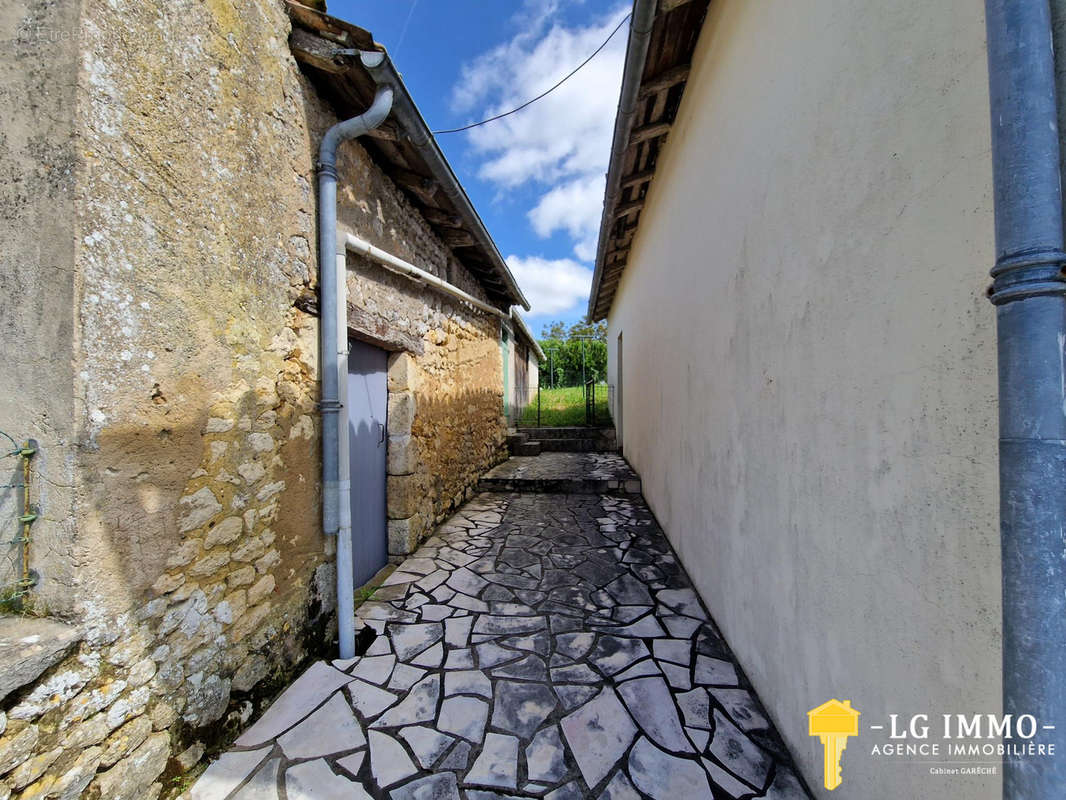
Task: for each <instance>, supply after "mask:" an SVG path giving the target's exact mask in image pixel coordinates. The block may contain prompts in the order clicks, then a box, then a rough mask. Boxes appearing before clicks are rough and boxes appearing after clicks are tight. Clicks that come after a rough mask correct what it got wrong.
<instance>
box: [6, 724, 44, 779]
mask: <svg viewBox="0 0 1066 800" xmlns="http://www.w3.org/2000/svg"><path fill="white" fill-rule="evenodd" d="M39 735H40V734H39V732H38V730H37V726H36V725H28V726H27V727H25V728H23V729H22V730H21V731H19V732H18V733H16V734H14V735H12V736H8V737H6V738H4V739H0V775H3V774H4V773H5V772H10V771H11V770H13V769H14V768H15V767H17V766H18V765H19V764H21V763H22V762H23V761H25V760H26V759H27V758H29V756H30V753H32V752H33V748H34V747H36V746H37V739H38V737H39Z"/></svg>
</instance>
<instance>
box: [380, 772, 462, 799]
mask: <svg viewBox="0 0 1066 800" xmlns="http://www.w3.org/2000/svg"><path fill="white" fill-rule="evenodd" d="M389 798H390V800H459V786H458V784H457V783H456V780H455V773H452V772H444V773H441V774H440V775H427V776H426V777H424V778H419V779H418V780H414V781H411V782H410V783H405V784H404V785H403V786H399V787H397V788H395V789H393V790H392V791H391V792H390V793H389Z"/></svg>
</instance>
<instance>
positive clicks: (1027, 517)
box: [985, 0, 1066, 800]
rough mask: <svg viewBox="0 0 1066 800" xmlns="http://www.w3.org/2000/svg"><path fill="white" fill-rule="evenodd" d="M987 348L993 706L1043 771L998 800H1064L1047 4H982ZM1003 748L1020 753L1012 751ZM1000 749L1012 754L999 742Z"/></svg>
mask: <svg viewBox="0 0 1066 800" xmlns="http://www.w3.org/2000/svg"><path fill="white" fill-rule="evenodd" d="M985 6H986V9H985V10H986V24H987V27H988V71H989V93H990V99H991V110H992V163H993V177H994V189H995V217H996V265H995V267H994V268H993V269H992V277H993V279H994V280H993V284H992V288H991V290H990V292H989V295H990V298H991V300H992V302H993V303H994V304H995V305H996V320H997V331H998V341H999V437H1000V438H999V480H1000V530H1001V540H1002V555H1003V705H1004V713H1005V714H1012V715H1014V718H1015V719H1017V717H1018V715H1020V714H1033V715H1035V716H1036V717H1037V720H1038V722H1039V723H1040V725H1041V726H1043V725H1053V726H1055V727H1054V729H1050V730H1044V729H1042V728H1041V729H1039V730H1038V733H1039V738H1038V739H1036V740H1034V741H1039V742H1047V743H1054V744H1055V749H1056V753H1055V756H1054V757H1052V758H1028V759H1025V758H1012V757H1009V756H1008V757H1007V758H1006V759H1005V761H1004V768H1003V797H1004V798H1007V800H1061V798H1062V797H1063V796H1064V793H1066V541H1064V539H1066V297H1064V294H1066V282H1064V278H1063V274H1062V266H1063V264H1066V253H1064V252H1063V221H1062V211H1063V209H1062V196H1061V185H1060V173H1059V132H1058V127H1057V124H1056V103H1055V66H1054V54H1053V51H1052V39H1051V19H1050V10H1049V7H1048V0H986V3H985ZM1013 741H1014V742H1015V743H1016V742H1018V741H1019V740H1017V739H1015V740H1013ZM1008 743H1010V740H1008Z"/></svg>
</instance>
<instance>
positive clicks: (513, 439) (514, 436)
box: [507, 432, 540, 456]
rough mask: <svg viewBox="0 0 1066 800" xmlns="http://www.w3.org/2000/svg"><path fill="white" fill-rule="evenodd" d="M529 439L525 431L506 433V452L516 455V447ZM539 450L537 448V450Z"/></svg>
mask: <svg viewBox="0 0 1066 800" xmlns="http://www.w3.org/2000/svg"><path fill="white" fill-rule="evenodd" d="M527 441H529V434H527V433H521V432H519V433H509V434H507V452H508V453H510V454H511V455H512V456H513V455H518V454H519V453H518V448H520V447H521V446H522V445H524V444H525V443H526V442H527ZM537 452H538V453H539V452H540V451H539V450H538V451H537Z"/></svg>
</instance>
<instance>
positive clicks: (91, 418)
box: [0, 0, 503, 800]
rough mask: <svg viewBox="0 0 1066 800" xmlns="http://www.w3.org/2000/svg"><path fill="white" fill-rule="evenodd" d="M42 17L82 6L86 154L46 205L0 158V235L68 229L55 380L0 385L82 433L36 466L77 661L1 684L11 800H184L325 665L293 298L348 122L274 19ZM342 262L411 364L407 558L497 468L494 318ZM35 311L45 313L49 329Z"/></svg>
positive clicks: (393, 226)
mask: <svg viewBox="0 0 1066 800" xmlns="http://www.w3.org/2000/svg"><path fill="white" fill-rule="evenodd" d="M42 7H43V4H42ZM47 8H48V9H50V11H49V13H58V10H63V9H66V11H67V12H68V16H67V18H66V19H65V21H64V24H66V25H67V26H68V27H69V28H70V29H71V30H72V31H74V34H75V35H74V36H73V37H71V38H70V39H69V41H71V42H74V43H75V44H73V45H72V47H75V48H76V49H74V50H71V51H70V53H69V54H68V55H70V56H71V62H70V67H71V69H70V71H71V75H72V76H73V75H74V74H76V75H77V82H76V92H75V91H74V89H73V88H72V89H71V93H72V94H73V95H75V96H74V98H73V99H74V100H75V101H76V102H72V103H69V104H67V105H65V106H63V107H64V108H67V109H69V110H71V112H70V113H72V114H75V118H74V122H73V124H74V130H75V132H76V136H75V137H74V139H73V142H74V143H75V149H74V151H73V152H72V154H71V162H70V166H69V170H68V172H69V176H67V173H66V172H64V173H63V175H64V178H63V180H64V181H66V183H65V184H64V183H63V182H62V181H60V182H59V183H58V184H56V185H57V186H58V189H57V188H56V187H55V186H54V185H53V184H54V183H55V180H58V178H56V179H55V180H53V183H48V182H47V181H44V182H43V183H42V181H43V179H42V178H41V170H43V169H44V167H42V166H41V164H43V163H45V161H47V162H48V163H49V164H53V165H56V168H59V167H60V166H62V164H61V163H59V162H57V161H56V160H55V159H54V158H51V157H49V158H48V159H45V158H44V156H43V155H42V156H41V158H40V159H39V161H38V162H31V161H27V159H26V153H27V152H29V150H28V149H27V148H29V145H25V146H24V147H23V151H20V152H19V153H16V154H15V155H14V156H9V155H6V154H5V153H0V158H6V159H7V160H6V161H3V162H2V163H3V164H4V165H5V166H10V165H15V166H18V168H19V169H22V170H23V172H22V173H20V174H23V175H27V176H30V177H32V178H33V179H34V180H35V181H37V183H35V184H31V185H28V186H27V189H32V190H33V192H36V194H35V195H34V196H35V197H40V196H42V194H41V193H42V192H43V193H44V195H43V197H44V200H43V201H38V206H32V204H31V205H30V206H26V208H28V209H29V210H28V211H24V212H19V213H20V214H21V216H19V215H13V216H8V217H5V218H4V235H5V236H6V237H8V238H6V239H5V240H4V241H5V244H7V242H9V241H10V242H11V243H12V244H11V246H12V247H14V248H16V249H18V251H19V252H27V253H38V254H39V253H41V252H44V249H43V247H41V248H38V249H37V250H36V251H35V250H34V246H33V242H32V241H30V240H29V239H28V238H27V237H26V236H25V235H24V234H19V233H18V231H16V230H15V228H16V227H17V226H18V225H22V226H27V225H30V224H34V223H35V221H40V222H41V226H42V229H43V230H46V231H50V230H51V229H50V228H48V224H55V227H56V231H55V241H56V242H60V243H61V244H57V245H55V247H56V248H59V250H60V251H61V250H62V247H63V246H65V247H66V251H65V252H66V255H65V256H63V253H62V252H59V253H58V254H57V255H56V256H55V258H54V259H52V261H54V262H55V263H56V264H57V266H56V268H55V269H54V270H52V271H47V270H44V269H43V268H41V267H40V266H39V265H40V264H44V263H45V261H44V260H43V257H41V258H39V259H38V261H36V262H34V264H36V265H38V266H35V267H34V269H36V270H37V272H36V273H33V274H32V275H30V276H28V277H33V278H34V279H35V280H39V281H40V286H41V288H40V289H37V290H35V291H36V292H37V294H36V295H35V296H34V298H35V299H34V298H31V299H33V301H34V302H36V303H37V309H38V316H26V315H24V316H22V317H19V318H18V319H19V320H22V321H26V320H29V322H27V323H26V324H24V325H22V327H17V328H11V329H9V331H8V332H9V335H12V336H14V337H19V338H21V339H25V340H26V341H27V342H28V343H29V344H28V346H26V345H23V344H22V343H21V342H20V344H19V346H20V347H21V348H22V350H23V352H24V353H25V354H26V356H25V359H26V360H27V361H28V362H29V363H28V364H27V366H33V367H34V368H35V369H36V370H37V371H38V372H42V371H43V372H45V373H47V374H46V377H45V378H42V379H41V380H42V383H41V384H40V385H39V386H34V385H33V384H32V381H28V382H27V387H28V388H27V390H26V393H25V395H24V396H23V397H21V398H20V397H19V396H18V395H16V394H11V393H7V392H4V393H0V394H2V395H3V403H4V405H3V406H2V408H3V409H4V410H5V411H4V413H8V411H10V417H11V418H13V419H26V418H27V416H26V415H27V408H28V407H29V401H30V400H33V399H34V398H36V397H38V396H40V397H41V398H43V402H42V404H41V405H40V406H39V408H40V409H41V411H40V412H39V416H40V417H42V418H43V419H46V421H47V423H48V424H52V425H53V427H54V429H55V430H56V431H61V430H62V428H61V426H60V424H59V422H58V421H56V422H52V421H51V420H50V419H48V417H49V416H54V417H58V418H59V420H70V423H69V424H70V439H64V438H63V436H62V435H59V434H58V433H56V434H55V435H53V436H52V437H51V438H49V439H47V440H46V441H42V456H41V458H42V462H41V463H42V464H57V465H62V466H63V468H64V469H66V470H67V473H66V474H65V475H64V474H62V473H61V472H60V473H49V474H50V475H58V476H59V477H56V478H54V479H53V478H51V477H50V480H54V482H55V486H54V487H52V488H51V490H50V491H52V492H53V494H51V495H48V494H45V495H43V496H42V498H41V502H42V505H43V506H44V512H45V514H46V516H47V515H49V514H50V515H52V516H54V522H53V523H52V528H51V529H50V530H52V531H54V532H53V533H52V534H50V535H51V536H52V539H51V540H47V539H44V540H42V541H41V542H35V548H36V549H35V550H34V557H33V558H34V560H33V563H34V566H35V567H37V568H38V569H39V571H40V572H41V573H42V583H41V588H40V591H39V593H38V595H39V597H38V599H39V601H40V604H41V605H42V606H44V607H46V608H47V610H49V611H50V612H52V613H53V614H54V615H56V616H58V617H60V618H62V619H64V620H66V621H67V622H68V623H69V624H70V625H71V626H72V627H73V628H75V629H76V631H77V636H76V637H74V638H75V639H76V640H77V641H76V643H75V644H72V645H71V646H70V648H69V650H68V651H67V652H66V653H65V654H60V655H59V656H58V660H57V662H56V663H54V664H52V666H50V667H49V668H48V669H46V670H45V671H44V672H43V673H42V674H40V676H39V677H37V678H35V679H29V682H28V683H26V684H25V685H23V686H21V687H20V688H17V689H15V690H13V691H10V693H9V694H7V695H6V696H4V695H3V694H2V693H0V710H2V711H3V714H4V715H3V716H2V717H0V800H2V799H3V798H5V797H7V796H8V795H9V793H14V794H13V796H17V797H19V798H36V797H55V796H62V797H76V796H78V795H79V794H85V795H86V796H90V797H105V798H109V800H110V799H112V798H118V799H121V798H131V799H132V798H137V800H140V799H141V798H152V797H155V796H158V795H159V794H160V793H162V792H164V790H165V791H167V792H170V791H171V790H172V789H175V788H177V787H180V785H181V778H180V776H181V774H182V773H183V772H185V771H187V770H188V769H190V768H192V767H194V766H195V764H196V763H197V762H198V761H199V760H200V758H201V756H202V755H203V753H204V752H205V750H206V751H208V752H210V750H211V748H212V747H213V746H215V745H216V744H219V743H221V742H222V741H224V740H225V739H227V738H228V737H230V736H231V735H232V734H233V733H234V732H235V731H236V730H238V729H239V728H240V727H242V726H243V725H244V723H246V722H247V721H248V720H249V719H251V718H252V717H254V716H255V715H256V714H258V712H259V710H260V709H261V707H262V704H263V703H264V702H265V701H268V700H269V699H270V697H272V696H273V693H274V691H275V690H276V689H278V688H280V686H281V685H283V683H284V682H285V681H286V680H287V679H288V677H289V676H290V675H291V674H292V673H293V671H294V670H295V669H296V668H297V666H299V665H300V664H301V663H303V662H305V661H306V660H307V659H309V658H313V657H315V656H316V655H318V654H319V653H322V652H324V649H325V648H328V647H330V646H331V641H332V639H333V633H334V630H335V618H334V616H333V612H334V607H335V598H334V596H333V591H334V589H333V587H334V573H333V567H332V555H333V542H332V540H329V539H327V538H325V537H323V536H322V534H321V532H320V527H321V519H320V504H321V486H320V481H319V469H320V466H319V434H320V423H319V418H318V416H317V413H316V408H315V404H316V401H317V397H318V320H317V318H316V317H315V316H314V313H313V304H309V303H308V302H306V301H307V300H308V299H309V298H313V297H314V295H315V292H316V284H317V275H316V268H315V262H314V257H313V252H314V249H315V219H316V207H315V197H314V185H315V177H314V171H313V165H314V157H315V152H316V148H317V142H318V139H319V137H320V136H321V133H322V132H323V131H324V130H325V129H326V127H328V125H330V124H332V123H333V122H334V121H335V119H334V117H333V115H332V113H331V111H330V110H329V109H328V108H327V107H326V106H325V105H324V103H323V102H322V101H321V100H320V99H319V98H318V96H317V95H316V93H315V91H314V89H313V88H312V87H311V86H310V84H309V83H308V82H307V81H306V79H304V77H303V76H302V74H301V73H300V72H299V70H298V68H297V67H296V64H295V62H294V60H293V59H292V57H291V55H290V53H289V50H288V45H287V36H288V32H289V23H288V19H287V17H286V15H285V12H284V8H283V7H282V5H281V3H280V2H277V1H276V0H235V2H230V1H229V0H226V1H225V2H222V0H177V1H176V2H162V0H160V1H159V2H147V3H140V4H132V5H128V6H127V5H121V4H120V5H119V6H117V5H116V4H114V3H109V2H106V1H105V0H86V2H85V3H84V4H83V5H82V6H81V15H82V16H81V17H80V19H79V18H78V17H77V13H78V12H77V10H76V9H75V7H74V6H73V5H71V6H70V7H69V8H68V7H67V6H65V5H64V4H62V3H60V4H48V6H47ZM20 13H24V15H25V16H26V17H31V16H32V15H33V14H35V13H38V12H37V11H34V10H33V9H24V10H23V11H21V12H20ZM41 13H43V12H41ZM15 22H16V23H18V20H16V21H15ZM4 24H5V25H6V24H8V23H7V21H6V20H5V22H4ZM79 53H80V56H79V55H78V54H79ZM79 57H80V59H81V61H80V63H79V62H78V61H77V59H78V58H79ZM6 58H10V56H9V55H7V54H4V55H0V65H2V66H3V68H4V69H6V70H8V71H10V70H11V69H13V67H12V66H11V64H10V63H9V62H7V61H3V60H2V59H6ZM31 75H35V76H36V77H34V80H37V81H38V83H41V82H43V81H45V78H44V77H43V75H41V74H37V73H31ZM23 91H24V92H26V93H29V92H31V91H33V86H31V85H29V84H27V86H26V87H24V88H23ZM20 119H21V118H20ZM27 119H29V117H27ZM30 122H33V120H32V119H30ZM37 122H38V123H40V121H39V120H38V121H37ZM27 124H28V125H29V123H27ZM35 124H36V123H35ZM6 127H7V126H6V125H5V134H7V130H6ZM31 127H32V126H31ZM33 135H36V134H34V133H33V131H32V130H30V132H29V133H28V134H27V141H29V140H30V139H31V138H32V136H33ZM67 139H68V140H69V137H67ZM6 141H7V142H8V143H10V142H11V141H12V140H11V137H10V136H8V138H7V139H6ZM12 152H13V151H12ZM12 168H14V167H13V166H12ZM49 174H51V173H49ZM341 174H342V180H341V190H340V205H341V208H340V211H339V214H340V218H341V221H342V223H343V224H345V225H346V226H347V227H348V228H349V229H351V230H354V231H356V232H359V233H360V234H361V235H363V236H365V237H366V238H369V239H371V240H372V241H374V242H375V243H376V244H379V245H381V246H382V247H386V248H387V249H389V250H390V251H392V252H396V253H397V254H398V255H401V256H403V257H405V258H408V259H410V260H413V261H415V262H416V263H418V264H419V265H420V266H423V267H424V268H428V269H431V270H433V271H435V272H437V273H438V274H440V275H441V276H442V277H446V278H447V279H448V280H451V281H453V282H455V283H457V284H459V285H460V286H462V287H463V288H464V289H466V290H467V291H469V292H471V293H473V294H477V295H478V296H483V295H482V294H481V292H480V289H479V287H478V285H477V284H476V282H475V281H474V280H473V278H472V277H471V276H470V275H469V274H468V273H466V271H465V270H464V269H463V268H462V266H461V265H460V264H459V263H458V262H456V261H455V259H454V258H453V257H452V256H451V254H450V251H448V250H447V249H446V248H445V247H444V246H443V245H442V244H441V243H440V242H439V241H438V240H437V239H436V238H435V237H434V235H433V233H432V231H431V229H430V228H429V227H428V226H427V225H426V224H425V222H424V221H423V220H421V218H418V217H417V216H416V215H415V214H414V212H413V211H412V209H411V207H410V206H409V205H408V204H407V203H406V201H405V200H404V198H403V196H402V195H401V194H400V193H399V192H398V191H397V190H396V189H395V187H393V186H392V184H391V183H390V182H389V181H388V180H387V178H385V177H384V176H383V175H382V174H381V173H380V171H378V170H377V168H376V167H375V166H374V165H373V164H372V162H371V161H370V160H369V159H368V157H367V156H366V153H365V151H363V149H362V148H361V147H360V146H359V145H358V144H351V145H348V146H346V147H345V148H344V158H343V159H342V163H341ZM46 177H47V176H46ZM63 186H65V187H66V189H65V193H64V191H60V190H61V189H63ZM48 192H51V193H52V194H48ZM53 196H54V198H55V199H56V201H57V202H58V203H60V204H61V203H62V202H65V198H70V199H71V203H70V206H71V207H70V209H69V214H64V216H63V219H62V225H58V224H56V219H57V218H56V217H55V215H54V213H53V214H52V215H50V214H49V213H47V212H48V211H49V210H50V207H49V206H48V202H49V201H50V198H52V197H53ZM57 207H61V205H60V206H57ZM19 236H21V238H19ZM50 241H51V240H50ZM63 242H65V245H62V243H63ZM48 246H52V245H48ZM61 256H62V257H61ZM351 266H352V271H351V273H350V279H349V284H350V286H351V289H352V304H351V305H350V308H349V312H350V317H351V330H352V333H353V335H357V336H362V337H363V338H367V339H369V340H371V341H376V342H378V343H379V344H387V345H388V346H389V348H390V349H392V350H394V351H395V352H394V354H393V356H392V359H391V361H390V370H389V388H390V392H391V394H390V403H389V414H390V420H391V421H390V441H389V471H390V478H389V499H390V516H391V517H394V518H395V519H393V521H392V522H391V523H390V535H391V536H392V537H393V539H394V541H395V548H394V551H395V552H397V553H399V552H404V551H405V548H409V547H411V546H412V545H413V543H414V542H416V541H417V540H418V539H419V538H420V537H421V536H422V535H423V534H424V532H425V531H426V530H427V529H428V526H429V525H430V524H432V522H433V521H435V520H437V519H439V518H441V517H442V516H443V515H445V514H446V513H447V511H448V509H450V508H451V507H453V506H454V505H455V503H456V502H458V500H459V499H461V498H462V497H463V496H464V494H466V493H467V492H468V491H469V487H470V486H471V485H472V483H473V482H474V481H475V480H476V478H477V475H478V474H479V472H480V471H481V470H482V469H483V468H484V467H486V466H488V465H490V464H492V463H494V462H495V461H496V460H498V459H499V458H500V457H501V454H502V451H501V447H500V445H501V443H502V437H503V428H502V422H501V419H500V402H501V387H500V377H499V345H498V339H499V325H498V321H497V320H496V318H494V317H491V316H486V315H484V314H481V313H480V312H475V311H472V310H470V309H465V308H460V307H458V306H457V305H456V304H454V303H451V302H449V301H446V300H445V299H444V298H443V297H442V296H437V295H434V294H427V293H426V292H425V291H424V290H423V289H421V288H420V287H418V286H416V285H415V284H413V283H410V282H408V281H405V280H404V279H401V278H398V277H396V276H393V275H391V274H389V273H385V272H384V271H383V270H381V269H380V268H376V267H373V266H372V265H369V264H361V265H358V264H355V263H352V264H351ZM5 273H6V271H5ZM27 285H28V284H27ZM53 287H54V291H53ZM27 296H28V295H27ZM46 300H47V301H48V302H49V303H54V304H56V305H57V307H58V308H57V312H56V314H55V315H54V316H52V317H49V318H48V325H47V326H45V328H47V330H44V329H43V328H42V324H43V323H41V322H40V321H39V320H40V319H43V318H44V317H43V316H41V315H40V309H41V308H43V307H44V303H45V301H46ZM64 315H66V316H64ZM5 319H6V316H5ZM64 319H65V320H66V322H65V323H64ZM64 325H66V327H64ZM41 331H43V332H41ZM35 337H36V338H35ZM48 354H52V355H51V358H52V360H54V361H56V362H57V363H58V364H59V365H60V367H58V368H57V369H56V371H55V372H54V373H53V372H48V369H49V360H48V358H46V356H47V355H48ZM57 354H58V355H57ZM71 354H72V357H71ZM64 363H66V364H69V365H71V367H72V368H68V370H67V372H66V373H64V372H63V369H62V364H64ZM27 374H30V373H28V372H27ZM31 389H32V391H30V390H31ZM35 408H37V407H35ZM20 415H21V416H20ZM43 427H44V428H45V429H47V424H44V425H43ZM33 432H34V431H31V433H33ZM36 435H38V437H39V438H43V437H41V435H40V434H39V433H37V434H36ZM64 487H65V488H64ZM64 493H66V495H64ZM64 496H69V500H68V501H66V504H64V502H62V499H63V497H64Z"/></svg>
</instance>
